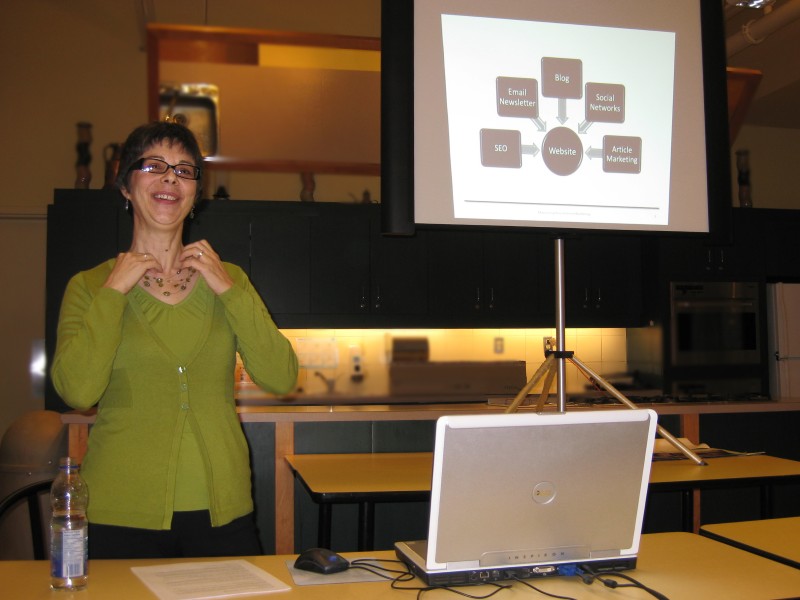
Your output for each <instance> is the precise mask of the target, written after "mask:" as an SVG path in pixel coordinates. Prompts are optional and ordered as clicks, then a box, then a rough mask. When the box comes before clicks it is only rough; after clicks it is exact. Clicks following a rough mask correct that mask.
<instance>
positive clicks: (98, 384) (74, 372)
mask: <svg viewBox="0 0 800 600" xmlns="http://www.w3.org/2000/svg"><path fill="white" fill-rule="evenodd" d="M114 264H115V259H112V260H109V261H107V262H105V263H103V264H101V265H98V266H97V267H95V268H93V269H91V270H88V271H83V272H81V273H78V274H77V275H75V276H74V277H73V278H72V279H71V280H70V282H69V284H68V286H67V289H66V292H65V294H64V300H63V303H62V306H61V315H60V318H59V323H58V342H57V346H56V353H55V358H54V361H53V366H52V378H53V383H54V385H55V387H56V390H57V391H58V393H59V394H60V395H61V397H62V398H63V399H64V401H65V402H66V403H67V404H69V405H70V406H72V407H73V408H76V409H87V408H90V407H91V406H94V405H95V404H97V405H98V408H97V419H96V422H95V424H94V426H93V427H92V429H91V433H90V434H89V443H88V450H87V453H86V457H85V458H84V461H83V465H82V467H81V472H82V474H83V476H84V478H85V479H86V482H87V485H88V487H89V507H88V517H89V521H90V522H93V523H103V524H108V525H122V526H127V527H139V528H145V529H168V528H169V527H170V523H171V520H172V506H173V499H174V493H175V474H176V469H177V463H178V450H179V448H180V441H181V432H182V431H183V427H184V424H186V423H187V420H188V424H190V425H191V426H192V429H193V431H194V432H195V438H196V439H197V443H198V445H199V448H200V452H201V454H202V457H203V463H204V466H205V472H206V481H207V483H208V497H209V505H210V506H209V510H210V513H211V522H212V525H214V526H219V525H224V524H226V523H228V522H230V521H232V520H233V519H235V518H237V517H240V516H242V515H245V514H247V513H249V512H251V511H252V510H253V500H252V493H251V489H250V480H251V474H250V461H249V452H248V447H247V441H246V440H245V437H244V434H243V432H242V428H241V424H240V423H239V420H238V417H237V415H236V411H235V402H234V368H235V360H236V355H235V353H236V352H237V351H238V352H239V354H240V355H241V357H242V361H243V363H244V366H245V368H246V369H247V372H248V374H249V375H250V376H251V378H252V379H253V381H254V382H255V383H257V384H258V385H259V386H260V387H262V388H263V389H265V390H267V391H270V392H275V393H286V392H288V391H289V390H291V388H292V387H293V386H294V384H295V381H296V378H297V357H296V356H295V354H294V351H293V350H292V347H291V345H290V344H289V341H288V340H287V339H286V338H285V337H284V336H283V335H282V334H281V333H280V332H279V331H278V329H277V327H276V326H275V324H274V322H273V321H272V318H271V317H270V315H269V312H268V311H267V309H266V307H265V306H264V303H263V302H262V301H261V298H260V297H259V296H258V293H257V292H256V291H255V289H254V288H253V286H252V285H251V283H250V281H249V280H248V278H247V276H246V275H245V273H244V272H243V271H242V270H241V269H240V268H239V267H237V266H235V265H232V264H229V263H224V264H225V268H226V270H227V272H228V274H229V275H230V276H231V277H232V278H233V280H234V285H233V287H232V288H231V289H230V290H228V291H226V292H225V293H223V294H221V295H219V296H217V295H216V294H214V293H213V292H212V291H211V290H210V289H209V288H208V286H207V284H206V283H205V280H204V279H203V278H202V277H200V278H198V279H197V281H196V284H195V288H194V290H193V291H192V294H201V295H202V301H203V302H205V310H204V311H203V315H204V318H203V323H202V326H201V334H200V336H199V343H198V344H197V346H196V348H195V349H194V352H193V354H192V356H191V357H190V358H189V359H188V360H187V361H185V362H181V361H180V360H178V359H177V358H176V357H175V355H174V354H173V353H172V352H171V351H170V350H169V349H168V348H167V347H166V345H165V344H164V343H163V342H162V341H161V340H160V339H159V338H158V336H156V335H155V332H154V331H153V330H152V328H151V326H150V324H149V323H148V322H147V319H146V318H145V317H144V314H143V312H142V309H141V308H140V306H139V305H138V303H137V302H135V301H133V300H132V299H131V296H132V294H133V292H129V293H128V295H124V294H121V293H120V292H117V291H116V290H112V289H110V288H104V287H103V284H104V282H105V281H106V279H107V277H108V275H109V273H110V272H111V269H112V268H113V266H114Z"/></svg>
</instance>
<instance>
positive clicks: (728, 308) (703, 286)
mask: <svg viewBox="0 0 800 600" xmlns="http://www.w3.org/2000/svg"><path fill="white" fill-rule="evenodd" d="M670 300H671V303H670V304H671V319H670V323H671V326H670V334H671V335H670V348H671V353H672V356H671V358H672V361H671V362H672V365H673V366H676V367H689V366H709V367H711V366H722V365H739V366H745V365H757V364H759V363H760V361H761V339H760V335H759V331H760V321H761V316H760V310H761V309H760V302H759V284H758V283H755V282H673V283H672V284H671V285H670Z"/></svg>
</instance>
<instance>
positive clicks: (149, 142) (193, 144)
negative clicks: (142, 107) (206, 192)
mask: <svg viewBox="0 0 800 600" xmlns="http://www.w3.org/2000/svg"><path fill="white" fill-rule="evenodd" d="M164 141H166V142H168V143H169V144H170V145H172V144H178V145H179V146H182V147H183V149H184V150H185V151H186V152H187V153H188V154H190V155H191V157H192V163H193V164H194V165H196V166H198V167H200V177H199V178H198V179H197V198H195V199H199V198H200V194H201V192H202V191H203V169H202V167H203V154H202V152H201V151H200V145H199V144H198V143H197V139H196V138H195V137H194V133H192V131H191V130H190V129H189V128H188V127H186V126H184V125H181V124H179V123H174V122H172V121H156V122H154V123H148V124H146V125H141V126H139V127H137V128H136V129H134V130H133V131H132V132H131V133H130V135H129V136H128V139H127V140H125V144H123V146H122V152H121V153H120V158H119V169H118V170H117V180H116V185H117V188H119V189H122V188H125V189H127V188H128V183H129V182H130V178H131V166H132V165H133V163H135V162H136V161H137V160H139V159H140V158H141V157H142V154H143V153H144V152H145V151H146V150H147V149H148V148H150V147H152V146H154V145H156V144H160V143H162V142H164Z"/></svg>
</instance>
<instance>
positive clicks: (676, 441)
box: [570, 355, 708, 466]
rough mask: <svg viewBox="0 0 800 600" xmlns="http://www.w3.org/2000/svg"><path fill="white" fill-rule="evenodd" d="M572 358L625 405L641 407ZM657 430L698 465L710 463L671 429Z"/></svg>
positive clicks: (576, 364)
mask: <svg viewBox="0 0 800 600" xmlns="http://www.w3.org/2000/svg"><path fill="white" fill-rule="evenodd" d="M570 360H571V361H572V363H573V364H574V365H575V366H576V367H578V368H579V369H580V370H581V371H583V372H584V373H586V374H587V375H588V376H589V377H591V378H592V379H594V381H595V382H597V383H598V384H599V385H600V386H601V387H602V388H603V389H604V390H606V391H607V392H608V393H609V394H611V395H612V396H614V398H616V399H617V400H619V401H620V402H622V404H624V405H625V406H627V407H628V408H633V409H637V408H639V407H638V406H636V405H635V404H634V403H633V402H631V401H630V400H628V399H627V398H626V397H625V396H624V394H622V392H620V391H619V390H618V389H617V388H615V387H614V386H613V385H611V384H610V383H608V382H607V381H606V380H605V379H603V378H602V377H601V376H600V375H598V374H597V373H595V372H594V371H592V370H591V369H590V368H589V367H587V366H586V365H585V364H584V363H583V362H581V361H580V360H579V359H578V358H577V357H576V356H574V355H573V356H572V358H570ZM656 431H658V434H659V435H660V436H661V437H662V438H664V439H665V440H667V441H668V442H669V443H670V444H672V445H673V446H675V448H677V450H678V451H679V452H681V453H682V454H683V455H684V456H686V457H687V458H690V459H691V460H693V461H694V462H696V463H697V464H698V465H700V466H706V465H707V464H708V463H707V462H706V461H704V460H703V459H702V458H700V457H699V456H697V454H696V453H695V452H693V451H692V450H690V449H689V448H687V447H686V446H685V445H684V444H683V443H682V442H681V441H680V440H679V439H678V438H676V437H675V436H674V435H672V434H671V433H670V432H669V431H667V430H666V429H664V428H663V427H662V426H661V425H658V426H657V427H656Z"/></svg>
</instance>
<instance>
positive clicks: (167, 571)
mask: <svg viewBox="0 0 800 600" xmlns="http://www.w3.org/2000/svg"><path fill="white" fill-rule="evenodd" d="M131 571H133V573H134V574H135V575H136V576H137V577H138V578H139V579H141V580H142V582H143V583H144V584H145V585H146V586H147V587H149V588H150V589H151V590H152V591H153V592H154V593H155V595H156V596H158V597H159V598H160V599H161V600H202V599H206V598H230V597H234V596H246V595H250V594H268V593H270V592H286V591H288V590H289V589H290V588H289V586H288V585H286V584H285V583H283V582H282V581H281V580H280V579H278V578H276V577H274V576H272V575H270V574H269V573H267V572H266V571H264V570H262V569H259V568H258V567H256V566H255V565H253V564H251V563H249V562H247V561H246V560H225V561H209V562H190V563H173V564H169V565H155V566H152V567H131Z"/></svg>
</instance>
